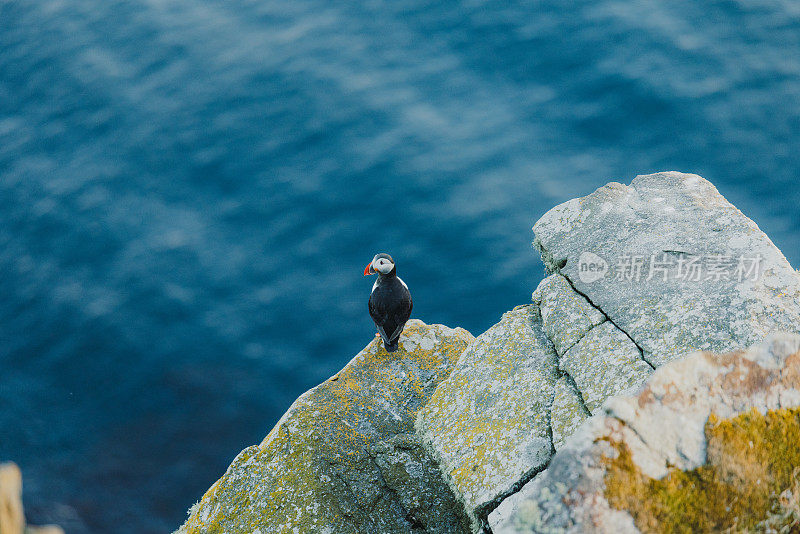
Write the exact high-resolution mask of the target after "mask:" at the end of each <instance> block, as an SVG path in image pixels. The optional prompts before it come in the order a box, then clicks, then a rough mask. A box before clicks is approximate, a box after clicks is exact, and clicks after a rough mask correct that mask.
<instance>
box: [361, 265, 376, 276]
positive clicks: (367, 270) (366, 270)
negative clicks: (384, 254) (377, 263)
mask: <svg viewBox="0 0 800 534" xmlns="http://www.w3.org/2000/svg"><path fill="white" fill-rule="evenodd" d="M370 267H372V262H369V263H368V264H367V266H366V267H365V268H364V276H369V275H371V274H375V273H371V272H369V268H370Z"/></svg>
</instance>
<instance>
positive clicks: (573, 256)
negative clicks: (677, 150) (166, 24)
mask: <svg viewBox="0 0 800 534" xmlns="http://www.w3.org/2000/svg"><path fill="white" fill-rule="evenodd" d="M533 231H534V233H535V235H536V239H535V242H534V244H535V245H536V247H537V248H538V249H539V250H540V252H541V254H542V258H543V260H544V262H545V265H546V266H547V267H548V268H549V269H550V270H551V271H552V272H558V273H561V274H562V275H563V276H564V277H566V279H567V280H568V281H569V283H570V284H571V285H572V286H573V287H574V288H575V290H576V291H577V292H579V293H580V294H582V295H585V296H586V297H587V298H588V300H589V301H591V302H592V303H593V304H594V305H595V306H596V307H597V308H598V309H600V310H602V312H603V313H604V314H605V315H606V317H608V319H609V320H611V321H613V323H614V324H615V325H616V326H617V327H618V328H620V329H621V330H622V331H623V332H625V333H626V335H628V336H629V337H630V338H631V340H632V341H633V342H634V343H636V344H637V345H638V346H639V347H640V348H641V349H642V351H643V358H644V359H646V360H647V361H649V362H650V363H652V364H653V366H655V367H657V366H659V365H662V364H664V363H666V362H668V361H670V360H671V359H673V358H676V357H678V356H680V355H681V354H683V353H685V352H687V351H690V350H693V349H708V350H715V351H726V350H733V349H736V348H741V347H746V346H748V345H751V344H753V343H756V342H758V341H760V340H762V339H764V337H765V336H766V335H767V334H768V333H770V332H773V331H790V330H792V329H796V328H797V327H798V325H800V307H798V304H797V303H798V299H800V278H798V276H797V273H796V272H795V271H794V270H793V269H792V267H791V266H790V265H789V262H788V261H787V260H786V258H785V257H784V256H783V254H782V253H781V252H780V250H778V249H777V248H776V247H775V245H773V244H772V241H770V239H769V238H768V237H767V236H766V235H765V234H764V233H763V232H762V231H761V230H759V228H758V226H756V224H755V223H754V222H753V221H751V220H750V219H748V218H747V217H745V216H744V215H743V214H742V212H740V211H739V210H738V209H736V208H735V207H734V206H733V205H732V204H730V203H729V202H728V201H727V200H725V198H724V197H723V196H722V195H720V194H719V192H718V191H717V189H716V188H715V187H714V186H713V185H712V184H711V183H710V182H708V181H707V180H705V179H703V178H701V177H700V176H697V175H694V174H683V173H679V172H663V173H658V174H650V175H645V176H637V177H636V178H635V179H634V180H633V182H632V183H631V185H630V186H626V185H622V184H619V183H616V182H612V183H609V184H607V185H605V186H603V187H601V188H600V189H598V190H597V191H595V192H594V193H591V194H590V195H587V196H585V197H583V198H576V199H573V200H570V201H568V202H565V203H564V204H561V205H559V206H556V207H555V208H553V209H552V210H550V211H549V212H547V213H546V214H545V215H544V216H543V217H542V218H541V219H540V220H539V221H538V222H537V223H536V224H535V225H534V227H533ZM604 266H605V267H604ZM598 267H599V268H600V271H598V270H597V269H598ZM603 269H604V270H603ZM598 273H599V274H598ZM598 276H599V278H598Z"/></svg>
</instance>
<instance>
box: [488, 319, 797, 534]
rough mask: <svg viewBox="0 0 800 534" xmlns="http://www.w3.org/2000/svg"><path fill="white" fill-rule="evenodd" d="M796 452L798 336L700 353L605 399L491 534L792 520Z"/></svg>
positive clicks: (712, 528)
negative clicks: (632, 390) (632, 391)
mask: <svg viewBox="0 0 800 534" xmlns="http://www.w3.org/2000/svg"><path fill="white" fill-rule="evenodd" d="M798 443H800V335H796V334H775V335H773V336H771V337H770V338H769V339H768V340H767V341H765V342H764V343H761V344H758V345H756V346H753V347H751V348H750V349H748V350H746V351H737V352H733V353H728V354H714V353H709V352H698V353H695V354H692V355H690V356H688V357H686V358H684V359H682V360H677V361H674V362H672V363H670V364H667V365H665V366H663V367H661V368H659V369H658V370H656V371H655V373H654V374H653V375H652V376H651V377H650V379H648V381H647V383H646V385H645V387H644V388H643V389H642V390H641V391H640V392H639V393H638V394H637V395H636V396H633V397H615V398H613V399H609V400H608V401H607V402H606V404H605V405H604V408H603V411H602V413H600V414H598V415H596V416H595V417H592V418H591V419H589V420H588V421H587V423H586V424H584V425H583V426H582V427H581V429H580V430H579V432H578V433H577V434H575V435H573V436H572V437H570V438H569V439H568V440H567V442H566V444H565V445H564V446H563V447H562V448H561V450H559V452H557V453H556V455H555V456H554V457H553V459H552V461H551V463H550V465H549V466H548V469H547V470H546V471H544V472H543V473H542V474H541V475H540V476H538V477H537V478H536V479H534V480H533V481H532V482H530V483H529V484H527V485H526V486H525V487H524V488H523V490H522V491H521V492H520V493H519V494H517V495H516V496H515V499H514V507H513V510H510V511H509V510H506V511H505V515H504V517H503V518H502V519H503V520H502V521H499V522H498V523H496V524H494V525H493V529H494V534H512V533H513V534H521V533H528V532H587V533H588V532H592V533H595V532H597V533H609V534H611V533H614V534H616V533H618V532H631V533H633V532H719V531H722V530H725V529H731V531H748V530H750V529H754V528H758V525H762V526H764V525H767V524H770V525H775V524H778V523H780V521H789V522H791V521H794V517H795V516H794V511H793V509H792V502H793V499H794V501H796V500H797V499H796V498H795V494H794V493H793V492H794V491H795V489H794V488H795V486H796V484H797V480H796V479H797V472H796V471H795V469H796V468H797V467H800V447H798V446H797V444H798ZM787 490H788V493H787ZM781 495H783V497H781ZM781 518H783V519H781Z"/></svg>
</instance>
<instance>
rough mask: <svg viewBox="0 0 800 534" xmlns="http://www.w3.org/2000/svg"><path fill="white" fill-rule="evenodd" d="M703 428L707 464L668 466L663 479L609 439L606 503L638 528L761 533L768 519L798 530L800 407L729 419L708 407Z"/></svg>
mask: <svg viewBox="0 0 800 534" xmlns="http://www.w3.org/2000/svg"><path fill="white" fill-rule="evenodd" d="M705 435H706V442H707V444H708V446H707V461H706V464H704V465H702V466H700V467H698V468H696V469H692V470H688V471H681V470H679V469H675V468H672V469H670V471H669V474H668V475H667V476H665V477H663V478H661V479H653V478H650V477H648V476H647V475H645V474H643V473H642V472H641V470H640V469H639V467H638V466H637V465H636V464H635V462H634V461H633V456H632V454H631V451H630V449H629V448H628V446H627V445H626V444H624V443H621V442H614V441H611V440H608V441H609V442H610V443H611V446H612V447H613V448H614V449H615V450H616V452H617V454H616V457H613V458H612V457H605V458H604V463H605V466H606V470H607V472H606V477H605V483H606V490H605V495H606V498H607V499H608V502H609V504H611V506H612V507H614V508H616V509H618V510H626V511H628V512H629V513H630V514H631V516H632V517H633V519H634V522H635V523H636V526H637V527H638V528H639V530H641V531H642V532H687V533H688V532H721V531H728V532H752V531H762V532H763V531H764V530H765V529H766V528H767V527H766V525H767V524H769V527H770V528H773V529H776V530H774V531H775V532H799V530H797V526H796V524H795V522H796V520H797V515H795V514H794V513H793V511H792V509H791V507H790V505H791V503H792V502H793V500H792V499H793V497H792V496H793V495H794V494H793V493H792V491H795V492H796V491H797V471H796V470H795V469H796V468H797V467H798V466H800V409H797V408H795V409H780V410H771V411H768V412H767V413H766V414H761V413H759V412H758V411H756V410H751V411H749V412H747V413H744V414H742V415H739V416H737V417H733V418H731V419H719V418H717V417H716V416H715V415H713V414H712V415H711V416H710V417H709V419H708V422H707V423H706V427H705ZM787 490H788V492H787ZM795 500H796V498H795ZM787 503H788V504H787ZM776 518H777V519H776ZM776 522H778V523H781V522H782V523H781V524H775V523H776Z"/></svg>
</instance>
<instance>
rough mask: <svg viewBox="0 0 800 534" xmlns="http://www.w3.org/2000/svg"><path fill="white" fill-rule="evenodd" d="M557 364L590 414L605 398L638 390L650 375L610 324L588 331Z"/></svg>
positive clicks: (629, 343)
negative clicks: (575, 387) (574, 385)
mask: <svg viewBox="0 0 800 534" xmlns="http://www.w3.org/2000/svg"><path fill="white" fill-rule="evenodd" d="M558 364H559V367H560V368H561V369H563V370H564V371H566V372H567V373H569V375H570V376H571V377H572V378H573V380H575V384H576V385H577V387H578V390H579V391H580V392H581V396H582V398H583V401H584V403H585V405H586V408H588V410H589V411H590V412H592V413H594V412H595V410H596V409H597V408H598V407H599V406H600V405H601V404H602V403H603V401H604V400H606V399H607V398H608V397H611V396H612V395H618V394H620V393H622V392H624V391H627V390H630V389H635V388H637V387H638V386H640V385H641V384H642V383H643V382H644V381H645V379H646V378H647V377H648V376H650V373H651V372H652V371H653V368H652V367H650V365H648V364H647V363H645V361H644V360H643V359H642V355H641V352H640V351H639V349H638V348H637V347H636V345H634V344H633V342H632V341H631V340H630V339H628V336H626V335H625V333H623V332H622V331H620V330H619V329H618V328H617V327H615V326H614V325H613V324H611V323H610V322H609V321H606V322H604V323H603V324H601V325H599V326H597V327H595V328H593V329H592V330H591V331H589V333H588V334H586V335H585V336H584V337H583V338H582V339H581V340H580V341H579V342H578V343H576V344H575V345H574V346H573V347H572V348H571V349H569V350H568V351H567V352H566V354H564V355H563V356H562V357H561V359H560V360H559V362H558Z"/></svg>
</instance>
